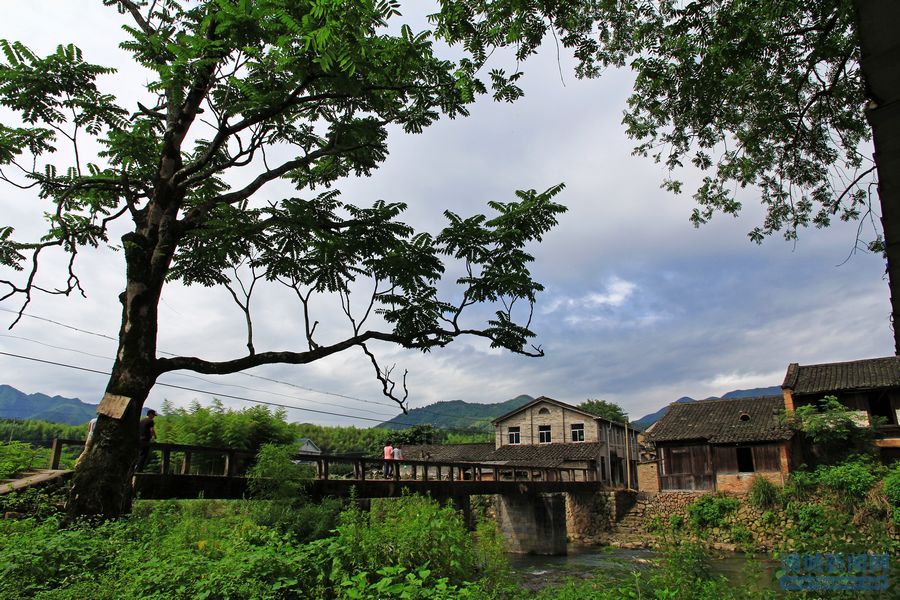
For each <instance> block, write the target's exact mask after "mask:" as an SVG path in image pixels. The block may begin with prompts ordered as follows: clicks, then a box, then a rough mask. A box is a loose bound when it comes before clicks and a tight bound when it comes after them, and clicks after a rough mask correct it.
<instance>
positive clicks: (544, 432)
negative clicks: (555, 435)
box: [538, 425, 550, 444]
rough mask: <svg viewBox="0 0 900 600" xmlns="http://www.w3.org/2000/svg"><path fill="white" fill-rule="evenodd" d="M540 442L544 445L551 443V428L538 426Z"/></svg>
mask: <svg viewBox="0 0 900 600" xmlns="http://www.w3.org/2000/svg"><path fill="white" fill-rule="evenodd" d="M538 441H539V442H540V443H542V444H549V443H550V426H549V425H538Z"/></svg>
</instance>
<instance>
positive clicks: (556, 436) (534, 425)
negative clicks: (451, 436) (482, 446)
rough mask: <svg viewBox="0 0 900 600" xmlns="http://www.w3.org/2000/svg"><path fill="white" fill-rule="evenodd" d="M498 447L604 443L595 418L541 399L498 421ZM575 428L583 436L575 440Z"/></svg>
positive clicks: (583, 412) (496, 431)
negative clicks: (601, 440)
mask: <svg viewBox="0 0 900 600" xmlns="http://www.w3.org/2000/svg"><path fill="white" fill-rule="evenodd" d="M493 425H494V431H495V436H496V439H495V445H496V447H497V448H500V447H501V446H506V445H540V444H569V443H582V442H598V441H600V438H599V432H600V427H599V426H598V423H597V421H596V419H595V417H594V415H592V414H590V413H588V412H585V411H583V410H579V409H577V408H575V407H574V406H570V405H568V404H565V403H563V402H559V401H557V400H553V399H552V398H546V397H544V396H541V397H540V398H536V399H535V400H533V401H531V402H529V403H528V404H526V405H524V406H522V407H519V408H517V409H516V410H514V411H511V412H508V413H506V414H505V415H502V416H500V417H498V418H497V419H494V421H493ZM573 425H574V426H575V428H576V429H577V430H580V431H582V432H583V433H581V434H577V435H575V436H574V437H575V438H576V439H573Z"/></svg>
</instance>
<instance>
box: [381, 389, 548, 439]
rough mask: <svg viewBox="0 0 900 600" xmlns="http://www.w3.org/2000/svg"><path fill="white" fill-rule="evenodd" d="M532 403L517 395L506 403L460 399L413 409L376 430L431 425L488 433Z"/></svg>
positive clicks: (530, 398)
mask: <svg viewBox="0 0 900 600" xmlns="http://www.w3.org/2000/svg"><path fill="white" fill-rule="evenodd" d="M532 400H534V398H532V397H531V396H527V395H524V394H523V395H521V396H516V397H515V398H513V399H512V400H507V401H506V402H498V403H495V404H474V403H471V402H463V401H462V400H450V401H445V402H436V403H434V404H429V405H428V406H423V407H422V408H414V409H412V410H411V411H409V414H406V415H397V416H396V417H394V418H393V419H391V420H390V421H385V422H384V423H382V424H381V425H378V427H383V428H385V429H405V428H407V427H410V426H412V425H426V424H431V425H434V426H435V427H437V428H440V429H477V430H484V431H490V430H491V421H492V420H493V419H495V418H497V417H499V416H500V415H503V414H506V413H508V412H509V411H511V410H515V409H517V408H519V407H520V406H524V405H525V404H528V403H529V402H531V401H532Z"/></svg>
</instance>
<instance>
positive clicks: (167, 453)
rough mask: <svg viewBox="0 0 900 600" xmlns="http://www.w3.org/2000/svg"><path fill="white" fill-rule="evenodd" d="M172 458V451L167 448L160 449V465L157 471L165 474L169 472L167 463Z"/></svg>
mask: <svg viewBox="0 0 900 600" xmlns="http://www.w3.org/2000/svg"><path fill="white" fill-rule="evenodd" d="M171 459H172V451H171V450H170V449H169V448H163V451H162V465H160V467H159V472H160V473H162V474H163V475H165V474H166V473H168V472H169V463H170V462H171Z"/></svg>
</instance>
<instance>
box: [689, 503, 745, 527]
mask: <svg viewBox="0 0 900 600" xmlns="http://www.w3.org/2000/svg"><path fill="white" fill-rule="evenodd" d="M740 505H741V501H740V500H738V499H737V498H732V497H730V496H725V495H722V494H707V495H705V496H701V497H700V498H698V499H697V500H695V501H694V502H692V503H690V504H689V505H688V507H687V513H688V519H689V520H690V522H691V526H692V527H693V528H694V529H698V530H700V529H705V528H708V527H721V526H722V525H724V524H725V517H727V516H728V515H730V514H731V513H733V512H734V511H735V510H737V509H738V507H739V506H740Z"/></svg>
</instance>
